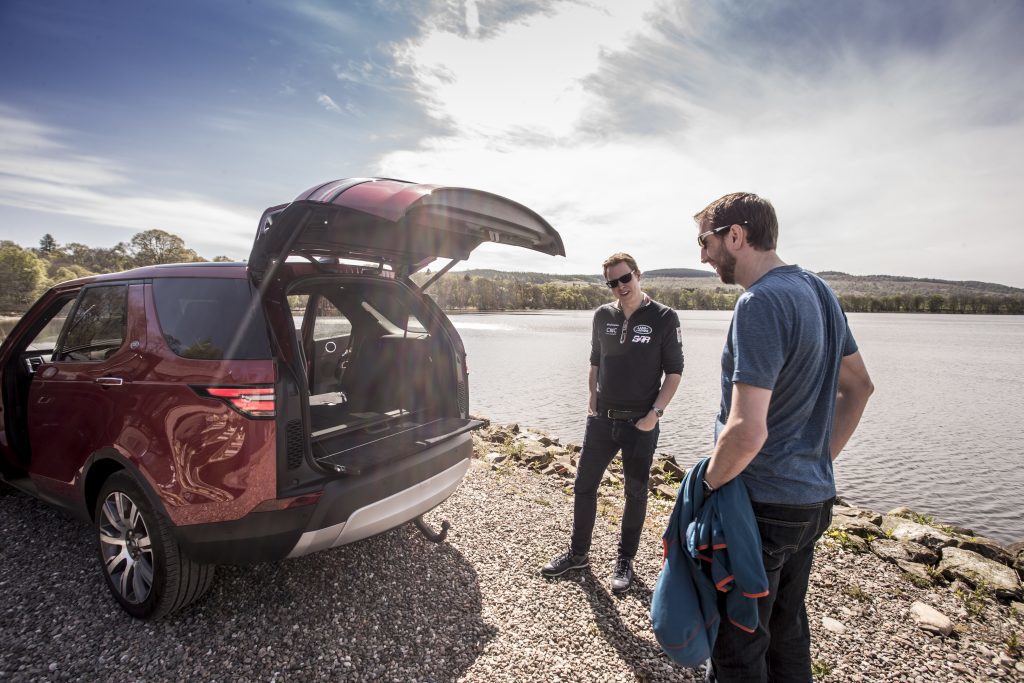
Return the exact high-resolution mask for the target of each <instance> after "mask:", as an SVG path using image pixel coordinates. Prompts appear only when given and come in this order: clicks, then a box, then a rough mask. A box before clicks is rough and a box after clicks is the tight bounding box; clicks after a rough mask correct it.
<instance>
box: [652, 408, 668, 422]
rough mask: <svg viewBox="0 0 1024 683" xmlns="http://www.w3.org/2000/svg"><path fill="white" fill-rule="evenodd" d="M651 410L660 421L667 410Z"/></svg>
mask: <svg viewBox="0 0 1024 683" xmlns="http://www.w3.org/2000/svg"><path fill="white" fill-rule="evenodd" d="M651 410H653V411H654V414H655V415H657V416H658V419H659V420H660V419H661V416H662V415H664V414H665V409H664V408H659V407H658V406H651Z"/></svg>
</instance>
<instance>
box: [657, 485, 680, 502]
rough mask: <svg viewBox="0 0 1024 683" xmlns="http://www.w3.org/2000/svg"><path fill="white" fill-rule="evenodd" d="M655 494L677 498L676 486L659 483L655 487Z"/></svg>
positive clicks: (670, 498)
mask: <svg viewBox="0 0 1024 683" xmlns="http://www.w3.org/2000/svg"><path fill="white" fill-rule="evenodd" d="M654 493H655V495H658V496H661V497H662V498H667V499H669V500H675V497H676V487H675V486H668V485H667V484H658V486H657V488H655V489H654Z"/></svg>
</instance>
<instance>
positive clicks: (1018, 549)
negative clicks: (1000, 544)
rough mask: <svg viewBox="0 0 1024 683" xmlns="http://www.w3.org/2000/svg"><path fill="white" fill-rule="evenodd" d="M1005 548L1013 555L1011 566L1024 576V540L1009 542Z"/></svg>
mask: <svg viewBox="0 0 1024 683" xmlns="http://www.w3.org/2000/svg"><path fill="white" fill-rule="evenodd" d="M1006 550H1007V552H1009V553H1010V554H1011V555H1013V558H1014V560H1013V568H1014V569H1016V570H1017V571H1018V572H1020V575H1021V576H1022V577H1024V541H1021V542H1019V543H1011V544H1010V545H1008V546H1006Z"/></svg>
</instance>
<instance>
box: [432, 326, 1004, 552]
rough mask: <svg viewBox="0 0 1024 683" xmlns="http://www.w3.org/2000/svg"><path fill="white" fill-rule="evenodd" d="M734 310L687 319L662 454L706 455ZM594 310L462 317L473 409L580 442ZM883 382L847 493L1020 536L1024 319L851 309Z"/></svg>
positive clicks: (847, 464) (855, 446)
mask: <svg viewBox="0 0 1024 683" xmlns="http://www.w3.org/2000/svg"><path fill="white" fill-rule="evenodd" d="M731 315H732V313H731V312H730V311H680V312H679V316H680V320H681V321H682V325H683V352H684V354H685V358H686V369H685V370H684V372H683V382H682V385H681V387H680V390H679V392H678V393H677V394H676V397H675V399H674V400H673V401H672V405H671V406H670V408H669V410H668V411H667V412H666V413H665V417H664V419H663V421H662V432H661V439H660V442H659V449H658V450H659V451H663V452H666V453H672V454H673V455H675V456H676V459H677V460H678V461H679V462H680V464H683V465H686V466H689V465H690V464H692V463H693V462H694V461H695V460H697V459H698V458H701V457H704V456H707V455H709V454H710V453H711V448H712V434H713V427H714V418H715V414H716V413H717V411H718V402H719V396H720V388H719V384H718V381H719V373H720V366H719V360H720V357H721V352H722V345H723V343H724V341H725V334H726V331H727V330H728V326H729V319H730V317H731ZM591 317H592V313H591V312H590V311H550V312H538V313H511V314H510V313H500V314H460V315H453V316H452V320H453V321H454V322H455V326H456V327H457V328H458V330H459V333H460V334H461V335H462V338H463V340H464V342H465V344H466V352H467V354H468V356H469V370H470V406H471V411H472V412H473V413H474V414H477V415H484V416H486V417H489V418H490V419H492V420H494V421H496V422H518V423H519V424H520V425H522V426H533V427H537V428H540V429H543V430H545V431H547V432H549V433H552V434H554V435H556V436H558V437H560V438H561V439H562V440H563V441H571V442H575V443H580V442H581V441H582V438H583V424H584V416H585V414H586V406H587V371H588V367H589V355H590V321H591ZM849 319H850V325H851V327H852V329H853V332H854V335H855V336H856V338H857V342H858V344H859V345H860V350H861V353H862V354H863V356H864V358H865V361H866V363H867V366H868V369H869V371H870V372H871V377H872V379H873V380H874V383H875V394H874V396H873V397H872V399H871V401H870V402H869V404H868V408H867V411H866V412H865V414H864V419H863V420H862V422H861V425H860V428H859V429H858V431H857V433H856V434H855V435H854V436H853V439H852V440H851V441H850V444H849V445H848V446H847V448H846V449H845V450H844V451H843V454H842V456H841V457H840V459H839V460H838V462H837V466H836V480H837V485H838V488H839V492H840V495H842V496H843V497H845V498H846V499H847V500H848V501H849V502H851V503H854V504H857V505H862V506H864V507H868V508H873V509H875V510H879V511H882V512H884V511H886V510H889V509H891V508H893V507H896V506H898V505H909V506H910V507H912V508H914V509H915V510H917V511H919V512H924V513H927V514H931V515H934V516H935V517H936V518H937V519H939V520H942V521H944V522H950V523H959V524H962V525H964V526H968V527H971V528H973V529H974V530H975V531H976V532H978V533H979V534H983V535H986V536H989V537H991V538H995V539H997V540H1001V541H1004V542H1009V541H1020V540H1024V514H1022V512H1024V509H1022V508H1024V506H1022V503H1021V493H1020V492H1021V488H1022V485H1024V472H1022V465H1024V456H1022V451H1024V448H1022V447H1021V429H1022V425H1024V388H1022V386H1021V385H1022V381H1024V318H1021V317H1018V316H952V315H932V316H924V315H910V314H896V313H875V314H872V313H860V314H858V313H853V314H850V316H849Z"/></svg>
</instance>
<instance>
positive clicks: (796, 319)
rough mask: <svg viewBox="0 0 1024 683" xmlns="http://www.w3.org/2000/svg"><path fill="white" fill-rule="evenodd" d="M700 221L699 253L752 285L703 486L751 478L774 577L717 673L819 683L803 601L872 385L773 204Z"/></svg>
mask: <svg viewBox="0 0 1024 683" xmlns="http://www.w3.org/2000/svg"><path fill="white" fill-rule="evenodd" d="M694 219H695V220H696V222H697V243H698V244H699V245H700V249H701V252H700V254H701V261H702V262H703V263H709V264H711V266H712V267H714V269H715V271H717V273H718V276H719V277H720V278H721V279H722V282H724V283H726V284H739V285H741V286H742V287H743V288H744V289H746V291H745V292H744V293H743V294H742V295H741V296H740V298H739V300H737V302H736V309H735V311H734V312H733V317H732V323H731V325H730V327H729V336H728V339H727V340H726V344H725V349H724V351H723V353H722V405H721V411H720V413H719V415H718V420H717V422H716V425H715V448H714V452H713V453H712V455H711V461H710V462H709V464H708V469H707V472H706V473H705V476H704V488H705V492H706V493H709V494H713V492H714V490H715V489H717V488H718V487H720V486H723V485H724V484H725V483H727V482H728V481H730V480H732V479H733V478H735V477H737V476H740V477H742V478H743V482H744V484H746V487H747V490H748V491H749V493H750V499H751V503H752V505H753V508H754V515H755V517H756V518H757V525H758V529H759V531H760V533H761V543H762V551H763V553H762V557H763V559H764V565H765V571H766V573H767V575H768V581H769V595H768V596H767V597H765V598H761V599H760V601H759V603H758V607H759V612H760V615H759V616H760V619H759V621H760V623H759V626H758V628H757V629H756V630H755V631H754V632H752V633H748V632H745V631H744V630H742V629H740V628H739V627H737V626H735V625H733V624H731V623H729V622H723V623H722V625H721V626H720V628H719V631H718V638H717V640H716V642H715V648H714V652H713V654H712V657H711V661H712V667H711V671H709V676H708V678H709V680H717V681H766V680H767V681H785V682H786V683H791V682H801V681H806V682H807V683H810V681H811V656H810V644H811V636H810V629H809V627H808V622H807V610H806V608H805V606H804V598H805V595H806V593H807V583H808V580H809V577H810V572H811V562H812V559H813V553H814V542H815V541H816V540H817V539H818V537H819V536H821V534H822V533H824V531H825V530H826V529H827V528H828V525H829V523H830V521H831V518H832V502H833V500H834V498H835V480H834V478H833V475H832V463H833V461H834V460H835V459H836V457H838V456H839V452H840V451H841V450H842V449H843V446H845V445H846V442H847V441H848V440H849V438H850V436H851V435H852V434H853V432H854V430H855V429H856V428H857V424H858V423H859V422H860V417H861V415H862V414H863V412H864V406H865V405H866V404H867V401H868V397H869V396H870V395H871V392H872V391H873V390H874V387H873V385H872V384H871V378H870V377H869V376H868V372H867V369H866V368H865V366H864V361H863V360H862V359H861V356H860V353H859V352H858V351H857V343H856V342H855V341H854V338H853V335H852V334H851V332H850V329H849V327H848V325H847V321H846V315H845V314H844V313H843V310H842V308H840V306H839V301H838V300H837V299H836V296H835V294H833V293H832V290H831V289H829V287H828V285H826V284H825V283H824V282H822V281H821V280H820V279H819V278H818V277H817V276H816V275H814V274H813V273H810V272H808V271H806V270H803V269H802V268H800V267H799V266H795V265H787V264H785V263H784V262H783V261H782V260H781V259H780V258H779V256H778V255H777V254H776V253H775V247H776V242H777V240H778V232H779V228H778V220H777V219H776V217H775V209H774V208H773V207H772V205H771V203H769V202H768V200H766V199H762V198H761V197H758V196H757V195H755V194H749V193H745V192H737V193H734V194H729V195H726V196H724V197H722V198H720V199H717V200H715V201H714V202H712V203H711V204H709V205H708V206H707V207H706V208H704V209H703V210H702V211H700V212H699V213H697V214H696V215H695V216H694Z"/></svg>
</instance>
